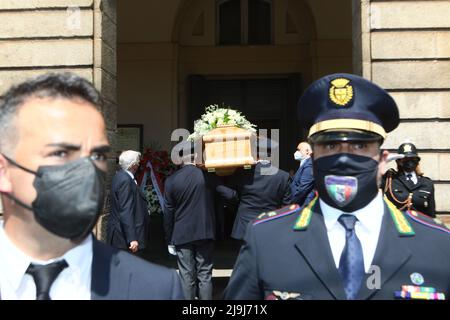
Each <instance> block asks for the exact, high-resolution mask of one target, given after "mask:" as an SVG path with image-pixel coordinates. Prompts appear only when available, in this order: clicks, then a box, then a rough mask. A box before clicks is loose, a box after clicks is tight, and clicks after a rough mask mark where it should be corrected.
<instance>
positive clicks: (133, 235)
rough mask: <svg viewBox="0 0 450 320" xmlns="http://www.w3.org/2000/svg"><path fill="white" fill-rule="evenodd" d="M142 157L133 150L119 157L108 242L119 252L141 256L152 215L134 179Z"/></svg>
mask: <svg viewBox="0 0 450 320" xmlns="http://www.w3.org/2000/svg"><path fill="white" fill-rule="evenodd" d="M140 157H141V154H140V153H139V152H137V151H133V150H127V151H124V152H122V153H121V155H120V156H119V165H120V167H121V168H122V169H121V170H119V171H118V172H117V173H116V175H115V176H114V178H113V180H112V184H111V195H110V199H111V215H110V216H109V221H108V233H107V239H108V240H107V241H108V243H109V244H110V245H112V246H114V247H117V248H119V249H124V250H127V249H128V250H130V251H131V252H133V253H139V254H142V252H143V250H144V249H145V247H146V245H147V238H148V223H149V214H148V210H147V201H146V199H145V195H144V194H143V193H142V192H141V190H140V188H139V186H138V185H137V182H136V180H135V179H134V174H135V173H136V171H137V170H138V168H139V162H140Z"/></svg>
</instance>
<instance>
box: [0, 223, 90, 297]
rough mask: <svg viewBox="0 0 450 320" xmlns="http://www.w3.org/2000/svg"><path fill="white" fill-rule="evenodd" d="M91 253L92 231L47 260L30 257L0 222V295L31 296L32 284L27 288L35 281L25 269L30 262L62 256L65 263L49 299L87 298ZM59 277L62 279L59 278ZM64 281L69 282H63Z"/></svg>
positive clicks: (44, 262) (38, 262) (46, 262)
mask: <svg viewBox="0 0 450 320" xmlns="http://www.w3.org/2000/svg"><path fill="white" fill-rule="evenodd" d="M92 256H93V249H92V235H89V236H87V237H86V239H85V240H83V242H82V243H80V244H79V245H77V246H76V247H75V248H72V249H71V250H69V251H67V252H66V253H65V254H64V255H63V256H62V257H59V258H56V259H51V260H48V261H39V260H36V259H32V258H31V257H29V256H27V255H26V254H25V253H23V252H22V251H21V250H20V249H19V248H17V247H16V246H15V245H14V244H13V243H12V242H11V240H10V239H9V238H8V236H7V235H6V233H5V230H4V228H3V222H0V261H1V263H0V294H1V298H2V299H23V298H24V299H34V297H35V292H36V289H35V286H33V290H32V293H31V292H30V291H31V290H30V283H33V285H34V281H33V279H32V277H31V276H29V275H28V274H26V273H25V272H26V270H27V268H28V266H29V265H30V263H31V262H33V263H37V264H49V263H51V262H53V261H57V260H62V259H65V260H66V262H67V264H68V267H67V268H66V269H64V270H63V271H62V272H61V274H60V276H58V278H57V279H56V280H55V282H54V285H52V288H51V290H50V295H51V297H52V299H90V294H91V293H90V287H91V272H92ZM62 278H63V279H64V280H63V282H64V283H62V281H61V280H59V279H62ZM66 281H69V282H70V283H69V284H66V283H65V282H66ZM57 283H59V284H57ZM66 285H67V286H66ZM54 287H56V288H54ZM58 287H59V288H58Z"/></svg>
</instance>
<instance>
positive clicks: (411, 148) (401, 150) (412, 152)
mask: <svg viewBox="0 0 450 320" xmlns="http://www.w3.org/2000/svg"><path fill="white" fill-rule="evenodd" d="M397 153H398V154H403V155H404V156H405V158H418V159H419V160H420V157H419V154H418V153H417V148H416V146H415V145H414V144H412V143H411V142H405V143H402V144H401V145H400V146H399V147H398V150H397Z"/></svg>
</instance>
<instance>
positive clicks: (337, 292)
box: [225, 74, 450, 300]
mask: <svg viewBox="0 0 450 320" xmlns="http://www.w3.org/2000/svg"><path fill="white" fill-rule="evenodd" d="M298 116H299V122H300V125H301V126H302V127H303V128H305V129H307V130H308V131H309V135H308V139H309V142H310V143H311V144H312V146H313V172H314V179H315V185H316V190H317V192H318V197H316V198H314V199H313V200H312V201H311V202H310V203H309V204H308V205H305V206H303V207H299V206H298V205H291V206H287V207H284V208H281V209H279V210H276V211H273V212H268V213H264V214H261V215H260V216H259V218H258V219H257V220H255V221H253V223H251V224H249V227H248V228H247V233H246V237H245V245H244V246H243V247H242V249H241V251H240V254H239V257H238V260H237V262H236V265H235V267H234V269H233V273H232V276H231V279H230V282H229V284H228V287H227V289H226V290H225V298H226V299H270V300H276V299H280V300H285V299H286V300H287V299H343V300H345V299H348V300H354V299H445V298H448V297H449V294H450V234H449V233H450V231H449V230H448V229H446V228H445V227H444V226H443V225H440V224H437V223H436V222H434V221H433V220H432V219H430V218H429V217H426V216H424V215H422V214H421V213H419V212H416V211H403V212H402V211H399V210H398V209H397V208H396V207H395V206H394V205H393V204H392V203H391V202H389V201H388V200H387V199H385V198H383V194H382V192H381V190H380V189H379V187H378V186H379V183H380V180H381V174H382V173H383V172H384V171H385V169H384V167H385V165H386V159H387V156H388V152H387V151H383V152H382V151H381V149H380V146H381V144H382V142H383V141H384V139H385V138H386V132H390V131H392V130H394V129H395V128H396V127H397V126H398V123H399V114H398V109H397V106H396V104H395V102H394V100H393V99H392V98H391V96H390V95H389V94H388V93H387V92H386V91H385V90H383V89H381V88H380V87H378V86H377V85H375V84H373V83H372V82H370V81H367V80H366V79H363V78H361V77H358V76H355V75H351V74H333V75H328V76H325V77H323V78H321V79H319V80H317V81H316V82H314V83H313V84H312V85H311V86H310V87H309V88H308V89H307V90H306V91H305V93H304V94H303V96H302V97H301V99H300V101H299V103H298Z"/></svg>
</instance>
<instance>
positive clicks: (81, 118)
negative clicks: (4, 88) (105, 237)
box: [0, 74, 183, 300]
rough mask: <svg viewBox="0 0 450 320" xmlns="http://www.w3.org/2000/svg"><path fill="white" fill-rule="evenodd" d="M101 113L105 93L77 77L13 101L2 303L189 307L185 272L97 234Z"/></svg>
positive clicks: (47, 81)
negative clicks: (173, 303)
mask: <svg viewBox="0 0 450 320" xmlns="http://www.w3.org/2000/svg"><path fill="white" fill-rule="evenodd" d="M99 110H101V100H100V94H99V93H98V92H97V91H96V90H95V88H94V87H93V86H92V84H90V83H89V82H88V81H87V80H85V79H83V78H80V77H78V76H76V75H73V74H47V75H43V76H40V77H38V78H36V79H32V80H28V81H25V82H23V83H21V84H20V85H18V86H16V87H12V88H11V89H10V90H9V91H8V92H7V93H6V94H5V95H4V96H3V100H2V102H1V103H0V127H1V128H2V132H3V134H2V135H0V192H1V197H2V202H3V206H4V221H3V222H2V223H0V295H1V298H2V299H26V300H28V299H38V300H48V299H55V300H60V299H64V300H89V299H181V298H183V293H182V291H181V284H180V281H179V278H178V276H177V274H176V272H175V270H169V269H167V268H164V267H160V266H156V265H154V264H150V263H148V262H146V261H145V260H142V259H140V258H138V257H135V256H133V255H131V254H129V253H127V252H125V251H123V250H118V249H115V248H112V247H110V246H108V245H106V244H103V243H100V242H99V241H97V240H96V239H95V237H94V236H93V234H92V228H93V227H94V226H95V224H96V223H97V221H98V217H99V215H100V214H101V212H102V208H103V202H104V190H105V175H106V169H107V158H108V157H107V152H108V151H109V150H110V147H109V144H108V139H107V136H106V128H105V122H104V119H103V116H102V115H101V113H100V112H99ZM36 123H39V126H36Z"/></svg>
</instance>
